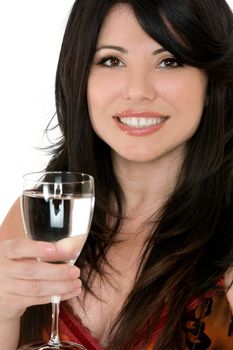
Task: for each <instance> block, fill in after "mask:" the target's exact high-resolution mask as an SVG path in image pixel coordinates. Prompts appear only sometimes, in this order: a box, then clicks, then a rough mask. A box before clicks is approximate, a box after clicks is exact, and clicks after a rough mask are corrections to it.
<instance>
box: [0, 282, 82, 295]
mask: <svg viewBox="0 0 233 350" xmlns="http://www.w3.org/2000/svg"><path fill="white" fill-rule="evenodd" d="M15 285H17V288H14V287H15ZM81 286H82V282H81V280H80V279H75V280H70V281H52V282H50V281H37V280H32V281H30V280H17V284H16V283H15V284H9V285H8V286H7V287H6V289H5V291H6V293H10V294H14V295H20V296H25V297H45V296H51V295H62V294H68V293H73V292H75V291H76V290H77V289H80V288H81Z"/></svg>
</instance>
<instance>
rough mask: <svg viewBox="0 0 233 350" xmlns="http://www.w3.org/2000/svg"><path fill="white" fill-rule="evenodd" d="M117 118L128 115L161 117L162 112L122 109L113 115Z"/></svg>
mask: <svg viewBox="0 0 233 350" xmlns="http://www.w3.org/2000/svg"><path fill="white" fill-rule="evenodd" d="M115 116H116V117H119V118H128V117H136V118H161V117H164V115H163V114H161V113H159V112H156V111H133V110H132V111H123V112H120V113H117V114H116V115H115Z"/></svg>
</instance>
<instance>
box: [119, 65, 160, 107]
mask: <svg viewBox="0 0 233 350" xmlns="http://www.w3.org/2000/svg"><path fill="white" fill-rule="evenodd" d="M153 79H154V77H152V73H151V72H148V71H146V70H145V69H143V67H142V68H141V69H137V70H131V71H128V72H127V76H126V81H125V86H124V92H123V97H124V99H127V100H131V101H132V102H136V103H138V102H141V101H144V100H148V101H153V100H154V99H155V98H156V88H155V84H154V81H153Z"/></svg>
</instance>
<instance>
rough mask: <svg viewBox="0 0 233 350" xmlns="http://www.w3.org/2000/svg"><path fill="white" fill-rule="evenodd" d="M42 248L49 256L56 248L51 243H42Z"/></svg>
mask: <svg viewBox="0 0 233 350" xmlns="http://www.w3.org/2000/svg"><path fill="white" fill-rule="evenodd" d="M42 248H43V249H44V250H45V252H46V253H47V254H49V255H53V254H55V252H56V247H55V245H54V244H52V243H42Z"/></svg>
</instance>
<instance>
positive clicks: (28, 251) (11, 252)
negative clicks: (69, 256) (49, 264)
mask: <svg viewBox="0 0 233 350" xmlns="http://www.w3.org/2000/svg"><path fill="white" fill-rule="evenodd" d="M0 253H1V254H2V256H3V257H5V258H7V259H23V258H40V259H42V260H47V259H53V258H56V246H55V245H54V244H53V243H49V242H41V241H33V240H31V239H13V240H9V241H3V242H1V244H0Z"/></svg>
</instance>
